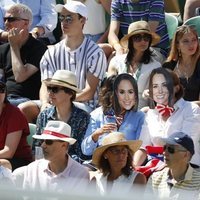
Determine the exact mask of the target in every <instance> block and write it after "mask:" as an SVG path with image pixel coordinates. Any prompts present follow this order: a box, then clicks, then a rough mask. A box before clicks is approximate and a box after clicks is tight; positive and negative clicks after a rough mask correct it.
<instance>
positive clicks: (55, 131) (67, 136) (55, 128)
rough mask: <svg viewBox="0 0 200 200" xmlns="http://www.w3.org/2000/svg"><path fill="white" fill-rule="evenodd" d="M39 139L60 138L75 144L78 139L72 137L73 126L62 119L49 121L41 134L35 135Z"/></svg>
mask: <svg viewBox="0 0 200 200" xmlns="http://www.w3.org/2000/svg"><path fill="white" fill-rule="evenodd" d="M32 137H33V138H34V139H39V140H60V141H64V142H68V143H69V144H71V145H72V144H74V143H75V142H76V139H74V138H72V137H71V126H70V125H68V124H66V123H65V122H62V121H56V120H55V121H48V123H47V125H46V126H45V128H44V130H43V132H42V134H41V135H33V136H32Z"/></svg>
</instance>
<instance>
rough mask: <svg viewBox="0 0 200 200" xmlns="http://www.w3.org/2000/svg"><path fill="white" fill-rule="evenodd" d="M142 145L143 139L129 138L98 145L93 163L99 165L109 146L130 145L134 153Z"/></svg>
mask: <svg viewBox="0 0 200 200" xmlns="http://www.w3.org/2000/svg"><path fill="white" fill-rule="evenodd" d="M141 145H142V141H141V140H128V141H124V142H116V143H112V144H108V145H104V146H101V147H98V148H97V149H96V150H95V151H94V153H93V156H92V163H93V164H94V165H96V166H98V165H99V161H100V159H101V156H102V154H103V153H104V152H105V150H106V149H108V148H109V147H112V146H128V147H129V148H130V149H131V151H132V153H133V154H134V153H135V152H136V151H137V150H138V149H139V148H140V146H141Z"/></svg>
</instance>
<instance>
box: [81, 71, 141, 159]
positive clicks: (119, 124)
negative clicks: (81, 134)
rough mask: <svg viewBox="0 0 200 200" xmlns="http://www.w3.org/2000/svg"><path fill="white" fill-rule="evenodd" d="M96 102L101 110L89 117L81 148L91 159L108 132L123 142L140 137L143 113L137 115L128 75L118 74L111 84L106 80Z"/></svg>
mask: <svg viewBox="0 0 200 200" xmlns="http://www.w3.org/2000/svg"><path fill="white" fill-rule="evenodd" d="M113 81H114V83H113ZM100 102H101V105H102V106H101V107H99V108H97V109H95V110H94V111H93V112H92V113H91V117H90V123H89V125H88V128H87V131H86V134H85V139H84V140H83V142H82V145H81V147H82V151H83V153H84V154H85V155H92V154H93V151H94V150H95V149H96V148H97V147H98V146H101V143H102V139H103V138H104V137H105V136H106V135H107V134H109V133H110V132H113V131H116V130H117V131H120V132H123V133H124V134H125V138H126V139H127V140H136V139H138V138H139V135H140V131H141V127H142V124H143V120H144V113H143V112H141V111H137V108H138V89H137V83H136V81H135V79H134V78H133V77H132V76H131V75H130V74H120V75H118V76H117V78H116V79H115V80H114V77H113V76H111V77H109V78H108V79H107V81H106V83H105V86H104V87H103V88H102V91H101V93H100ZM105 108H106V109H105Z"/></svg>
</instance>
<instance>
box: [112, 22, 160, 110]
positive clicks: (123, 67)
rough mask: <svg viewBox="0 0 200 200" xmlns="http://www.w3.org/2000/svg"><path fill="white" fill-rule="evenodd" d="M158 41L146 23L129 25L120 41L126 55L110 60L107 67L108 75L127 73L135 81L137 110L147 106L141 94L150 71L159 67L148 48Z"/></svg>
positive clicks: (146, 83) (157, 36) (146, 84)
mask: <svg viewBox="0 0 200 200" xmlns="http://www.w3.org/2000/svg"><path fill="white" fill-rule="evenodd" d="M159 41H160V37H159V35H157V34H156V33H152V32H150V28H149V25H148V23H147V22H146V21H139V22H133V23H131V24H130V25H129V29H128V34H127V35H125V36H124V37H123V38H122V39H121V40H120V44H121V45H122V46H124V47H125V48H127V49H128V53H127V54H123V55H116V56H115V57H114V58H112V60H111V61H110V64H109V67H108V75H111V74H121V73H129V74H132V75H133V77H134V78H135V79H136V81H137V84H138V93H139V105H138V108H139V109H141V108H142V107H144V106H147V105H148V101H147V100H145V99H143V98H142V93H143V91H144V90H145V89H147V88H148V82H149V75H150V73H151V71H152V69H154V68H158V67H161V64H160V63H159V62H158V61H156V60H155V59H154V57H153V55H152V51H151V50H150V46H151V45H155V44H156V43H158V42H159Z"/></svg>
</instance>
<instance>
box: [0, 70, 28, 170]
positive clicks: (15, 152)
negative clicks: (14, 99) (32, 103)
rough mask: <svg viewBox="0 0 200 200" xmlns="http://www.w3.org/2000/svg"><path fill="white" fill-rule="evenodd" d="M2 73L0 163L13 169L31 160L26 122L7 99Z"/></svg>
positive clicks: (0, 82) (0, 91)
mask: <svg viewBox="0 0 200 200" xmlns="http://www.w3.org/2000/svg"><path fill="white" fill-rule="evenodd" d="M6 93H7V92H6V84H5V79H4V74H3V73H1V74H0V165H3V166H7V167H8V168H10V169H12V170H15V169H16V168H18V167H21V166H24V165H27V164H29V163H30V162H31V161H32V154H31V148H30V146H29V145H28V143H27V136H28V135H29V127H28V122H27V120H26V118H25V116H24V115H23V114H22V113H21V112H20V110H19V109H18V108H17V107H15V106H13V105H11V104H10V103H9V102H8V100H7V94H6Z"/></svg>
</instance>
